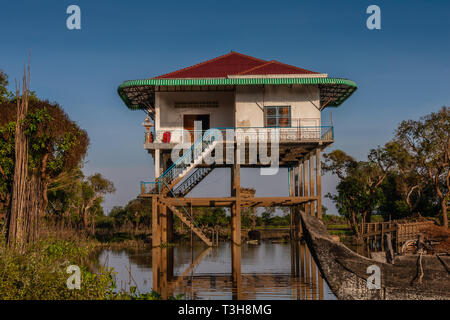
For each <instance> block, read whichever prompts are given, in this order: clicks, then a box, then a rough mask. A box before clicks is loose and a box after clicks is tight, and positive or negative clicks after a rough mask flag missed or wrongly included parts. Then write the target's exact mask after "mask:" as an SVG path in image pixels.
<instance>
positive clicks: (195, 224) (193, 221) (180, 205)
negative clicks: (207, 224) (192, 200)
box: [163, 181, 206, 236]
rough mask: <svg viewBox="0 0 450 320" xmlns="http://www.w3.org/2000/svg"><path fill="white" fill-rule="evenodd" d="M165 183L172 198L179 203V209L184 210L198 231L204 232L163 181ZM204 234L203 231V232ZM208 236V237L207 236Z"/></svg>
mask: <svg viewBox="0 0 450 320" xmlns="http://www.w3.org/2000/svg"><path fill="white" fill-rule="evenodd" d="M163 183H164V184H165V187H166V188H167V189H168V190H169V192H170V193H171V194H172V196H173V197H174V198H175V200H176V201H177V202H178V204H179V207H180V208H182V209H183V211H184V212H185V215H186V216H187V217H188V218H189V220H190V221H191V223H192V225H193V226H194V227H196V228H197V229H199V230H200V231H202V229H201V228H200V226H199V225H198V224H197V223H196V222H195V220H194V217H193V216H192V215H191V214H190V213H189V211H188V210H187V209H186V207H185V206H183V204H182V203H181V201H180V200H179V199H178V198H177V197H176V195H175V193H174V192H173V190H172V189H170V188H169V186H168V185H167V184H166V183H165V182H164V181H163ZM202 232H203V231H202ZM205 236H206V235H205Z"/></svg>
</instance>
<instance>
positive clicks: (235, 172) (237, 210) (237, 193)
mask: <svg viewBox="0 0 450 320" xmlns="http://www.w3.org/2000/svg"><path fill="white" fill-rule="evenodd" d="M238 153H239V150H238V149H237V148H235V159H234V160H235V161H234V164H233V167H232V168H231V195H232V196H233V197H235V198H236V200H235V201H234V204H233V205H232V207H231V240H232V242H233V243H234V244H236V245H239V246H240V245H241V199H240V198H241V178H240V167H241V166H240V165H239V162H238V161H239V154H238Z"/></svg>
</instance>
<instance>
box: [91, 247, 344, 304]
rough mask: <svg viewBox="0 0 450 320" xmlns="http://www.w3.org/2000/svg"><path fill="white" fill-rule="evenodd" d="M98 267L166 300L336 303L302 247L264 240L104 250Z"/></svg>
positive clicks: (124, 285) (126, 284) (124, 286)
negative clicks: (176, 297)
mask: <svg viewBox="0 0 450 320" xmlns="http://www.w3.org/2000/svg"><path fill="white" fill-rule="evenodd" d="M233 250H234V257H236V258H235V259H234V260H235V263H234V265H235V267H234V269H233V268H232V266H233V264H232V261H233V259H232V253H233ZM239 257H241V261H240V262H241V263H240V264H239V260H238V259H239ZM98 262H99V263H100V264H102V265H105V266H108V267H113V268H114V270H115V272H116V273H117V274H116V281H117V285H118V287H119V289H125V290H128V288H129V286H130V285H131V286H136V287H137V288H138V290H139V291H140V292H149V291H151V290H152V289H155V290H156V291H158V292H160V293H162V295H163V297H170V296H174V295H177V294H183V295H184V296H183V298H185V299H286V300H287V299H295V300H306V299H307V300H310V299H336V298H335V296H334V295H333V293H332V292H331V291H330V289H329V288H328V286H327V284H326V282H325V281H324V280H323V279H322V278H321V276H320V273H319V272H318V270H317V267H316V266H315V264H314V262H313V261H312V259H311V257H310V254H309V251H308V249H307V247H305V246H304V245H303V244H300V243H297V245H295V244H291V243H271V242H270V241H262V242H261V243H260V244H259V245H249V244H244V245H242V247H240V248H238V247H234V249H233V247H232V245H231V244H230V243H224V242H222V243H220V244H219V246H218V247H213V248H207V247H205V246H204V245H202V244H201V243H197V244H195V245H194V248H193V249H191V247H190V243H178V244H177V245H176V246H174V247H171V248H163V249H161V248H158V249H148V250H142V249H141V250H136V249H122V250H103V251H102V252H100V254H99V257H98ZM153 270H156V272H153ZM233 275H234V276H233Z"/></svg>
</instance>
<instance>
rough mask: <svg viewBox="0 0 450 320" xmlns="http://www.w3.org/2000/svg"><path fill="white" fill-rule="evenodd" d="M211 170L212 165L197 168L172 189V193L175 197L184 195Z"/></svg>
mask: <svg viewBox="0 0 450 320" xmlns="http://www.w3.org/2000/svg"><path fill="white" fill-rule="evenodd" d="M213 170H214V168H213V167H205V168H197V169H196V170H195V171H194V172H193V173H192V174H191V175H190V176H189V177H188V178H186V179H185V180H184V181H183V182H182V183H181V184H180V185H178V186H177V187H176V188H175V189H174V190H173V193H174V194H175V196H176V197H185V196H186V195H187V194H188V193H189V192H191V190H192V189H194V188H195V186H196V185H198V184H199V183H200V182H201V181H202V180H203V179H204V178H205V177H206V176H207V175H208V174H209V173H210V172H211V171H213Z"/></svg>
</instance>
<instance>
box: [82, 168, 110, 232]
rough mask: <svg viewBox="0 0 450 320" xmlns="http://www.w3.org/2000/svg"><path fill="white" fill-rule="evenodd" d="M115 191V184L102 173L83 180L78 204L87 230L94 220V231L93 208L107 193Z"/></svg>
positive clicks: (92, 230)
mask: <svg viewBox="0 0 450 320" xmlns="http://www.w3.org/2000/svg"><path fill="white" fill-rule="evenodd" d="M115 191H116V190H115V188H114V184H113V183H112V182H111V181H109V180H107V179H105V178H104V177H103V176H102V175H101V174H100V173H96V174H94V175H92V176H89V177H88V178H87V179H86V180H84V181H82V182H81V186H80V197H79V202H78V204H77V206H78V208H79V210H80V214H81V219H82V224H83V228H84V230H85V231H87V230H88V227H89V220H92V223H91V233H92V234H93V233H94V228H95V224H94V219H93V217H91V214H90V210H91V208H92V207H94V205H96V204H97V203H99V202H102V201H103V197H104V196H105V195H107V194H108V193H113V192H115ZM91 218H92V219H91Z"/></svg>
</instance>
